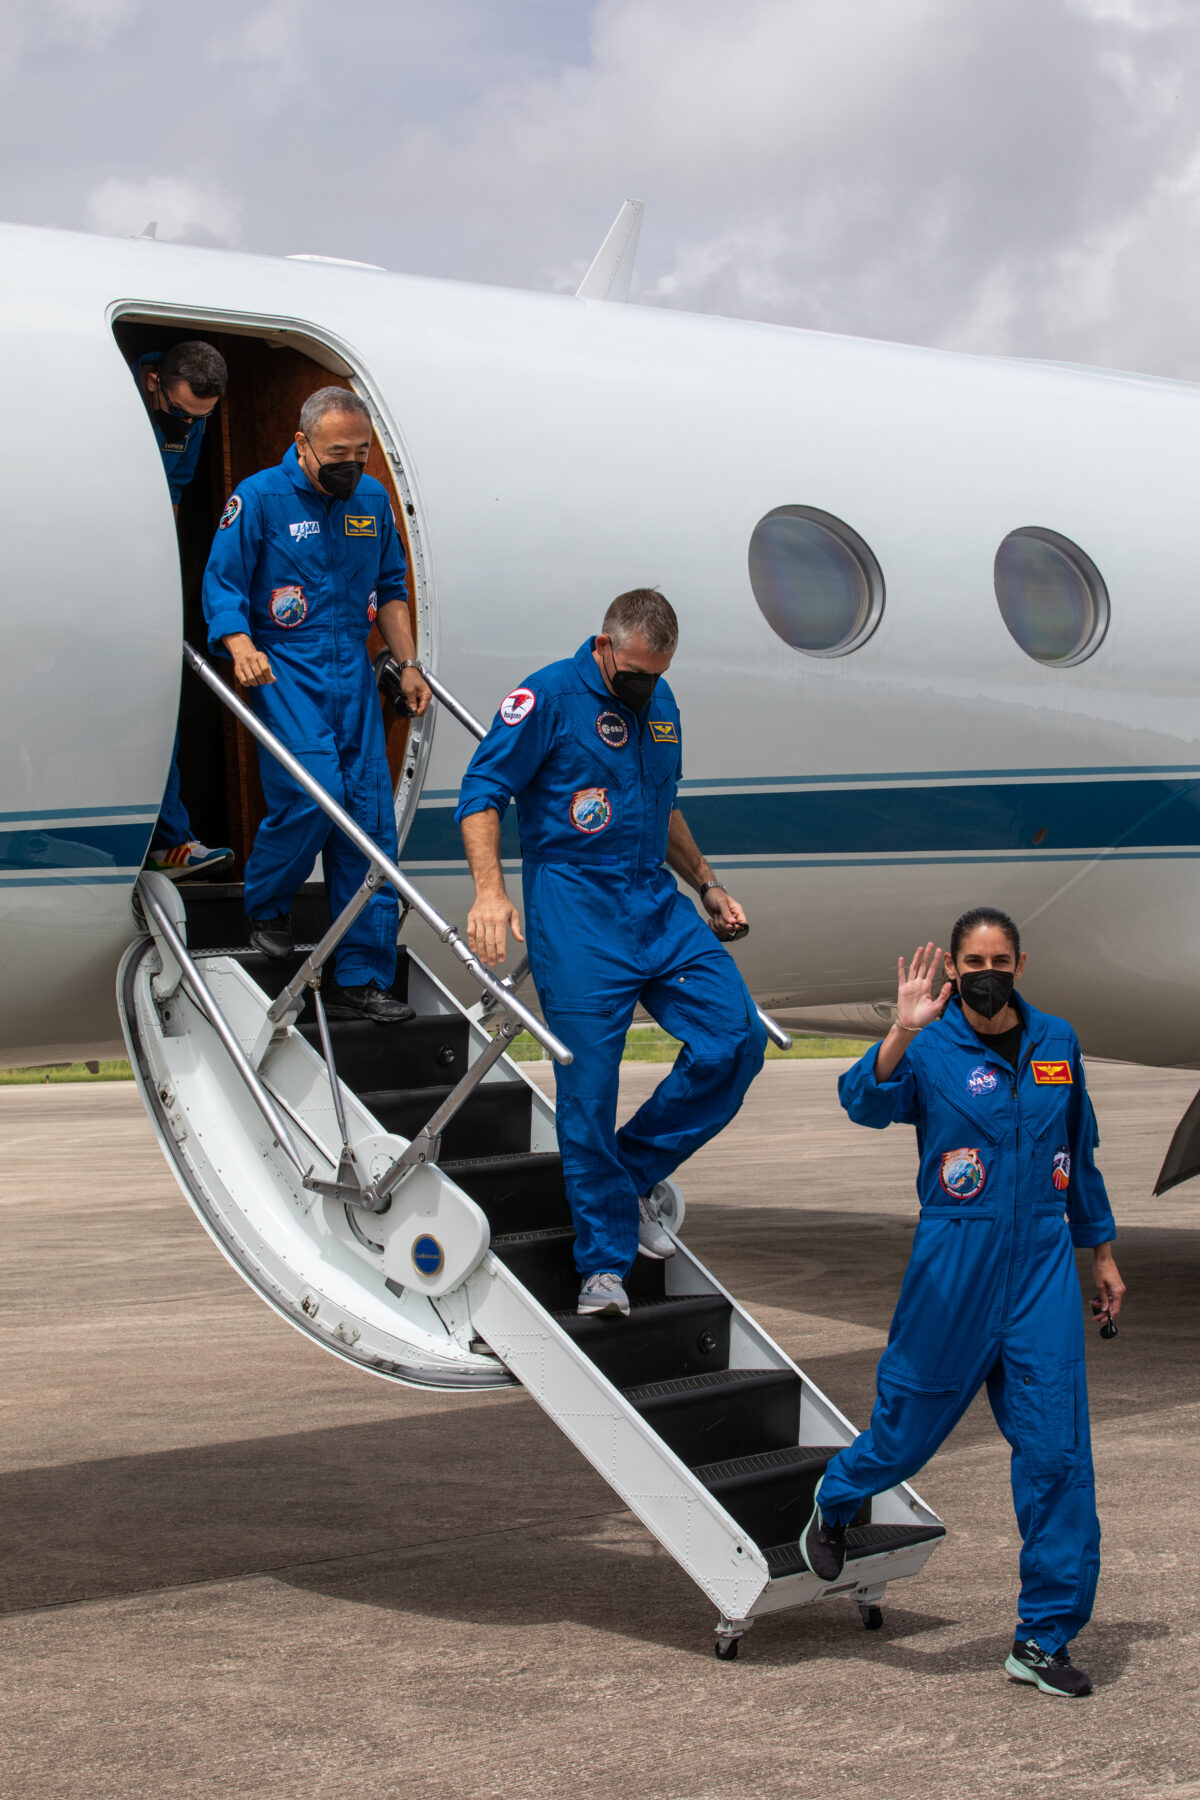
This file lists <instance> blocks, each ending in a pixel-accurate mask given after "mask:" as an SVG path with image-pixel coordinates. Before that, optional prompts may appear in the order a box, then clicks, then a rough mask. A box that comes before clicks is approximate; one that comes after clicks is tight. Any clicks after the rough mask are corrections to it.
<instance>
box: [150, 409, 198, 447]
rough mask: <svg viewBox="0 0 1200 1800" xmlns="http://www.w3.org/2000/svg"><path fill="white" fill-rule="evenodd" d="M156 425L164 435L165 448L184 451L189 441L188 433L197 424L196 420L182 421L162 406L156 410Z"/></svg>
mask: <svg viewBox="0 0 1200 1800" xmlns="http://www.w3.org/2000/svg"><path fill="white" fill-rule="evenodd" d="M154 423H155V424H156V425H157V426H158V429H159V430H160V431H161V432H162V434H163V448H164V450H165V449H168V448H170V449H172V450H173V449H175V448H176V447H178V448H179V449H182V448H183V446H184V445H185V444H186V443H187V441H188V433H189V432H190V431H191V429H192V426H193V425H194V423H195V420H194V419H191V418H187V419H180V418H177V417H176V415H175V414H174V413H170V412H167V411H165V409H164V408H163V407H161V406H159V407H156V408H155V410H154Z"/></svg>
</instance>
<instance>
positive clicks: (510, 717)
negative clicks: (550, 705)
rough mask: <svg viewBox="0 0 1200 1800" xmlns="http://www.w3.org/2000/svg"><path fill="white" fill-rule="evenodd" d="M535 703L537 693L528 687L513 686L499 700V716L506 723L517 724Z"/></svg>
mask: <svg viewBox="0 0 1200 1800" xmlns="http://www.w3.org/2000/svg"><path fill="white" fill-rule="evenodd" d="M536 705H537V695H536V694H535V693H534V692H533V691H532V689H530V688H514V689H513V691H512V693H511V694H505V696H504V698H503V700H502V701H501V702H500V717H501V718H502V719H503V720H504V723H505V724H506V725H519V724H520V723H521V720H522V719H527V718H528V717H529V715H530V713H531V712H532V711H533V709H534V707H535V706H536Z"/></svg>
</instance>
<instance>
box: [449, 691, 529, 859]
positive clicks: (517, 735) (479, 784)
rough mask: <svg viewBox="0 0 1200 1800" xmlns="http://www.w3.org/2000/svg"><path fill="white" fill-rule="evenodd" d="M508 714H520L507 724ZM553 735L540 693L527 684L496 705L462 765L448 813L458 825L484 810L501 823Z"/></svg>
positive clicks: (527, 784)
mask: <svg viewBox="0 0 1200 1800" xmlns="http://www.w3.org/2000/svg"><path fill="white" fill-rule="evenodd" d="M530 699H532V701H533V704H532V706H530V705H529V704H528V702H529V700H530ZM513 713H520V715H521V716H520V717H519V718H517V719H515V720H514V722H513V723H511V724H510V723H508V717H509V716H510V715H512V714H513ZM553 737H554V720H553V716H552V710H551V707H550V704H549V702H548V700H547V698H546V697H545V695H542V694H539V693H538V692H537V691H536V690H535V688H534V687H533V686H532V685H530V684H529V683H526V684H525V685H524V686H523V687H519V688H514V690H513V692H512V693H511V694H509V695H507V696H506V698H505V699H504V700H502V701H501V703H500V711H499V712H498V713H497V714H496V716H495V718H494V719H493V720H492V726H491V730H490V731H489V732H488V734H487V736H486V737H485V738H484V739H483V741H482V743H481V744H480V745H479V748H478V749H477V750H476V752H475V754H474V756H473V757H472V758H471V760H470V762H469V763H468V764H467V772H466V774H465V775H464V776H463V782H462V787H461V788H460V789H459V795H458V809H457V811H456V812H455V814H454V817H455V819H456V821H457V822H458V824H460V825H461V824H462V822H463V820H464V819H466V818H469V817H470V815H471V814H472V813H478V812H486V811H487V809H488V807H493V808H494V809H495V811H496V812H498V813H499V815H500V817H501V819H503V817H504V815H505V813H506V812H507V811H508V803H509V801H510V800H511V798H512V796H513V795H514V794H519V793H521V791H522V790H523V789H524V788H526V787H528V786H529V783H530V782H531V781H532V780H533V778H534V776H535V775H536V774H537V772H538V770H539V769H540V768H541V766H542V763H543V762H544V761H545V759H546V756H547V754H548V752H549V749H550V745H551V743H552V741H553Z"/></svg>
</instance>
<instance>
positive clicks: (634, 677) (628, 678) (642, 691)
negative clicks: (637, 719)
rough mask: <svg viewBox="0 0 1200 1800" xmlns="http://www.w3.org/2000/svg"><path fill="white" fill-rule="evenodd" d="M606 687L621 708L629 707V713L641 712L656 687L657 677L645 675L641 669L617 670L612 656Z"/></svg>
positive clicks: (614, 658)
mask: <svg viewBox="0 0 1200 1800" xmlns="http://www.w3.org/2000/svg"><path fill="white" fill-rule="evenodd" d="M608 685H609V686H610V687H611V689H612V691H613V693H614V694H615V695H616V696H617V699H618V700H619V701H620V702H621V704H622V706H627V707H629V709H630V711H631V712H641V710H642V708H643V707H644V706H649V704H650V696H651V694H652V693H653V692H654V690H655V688H656V687H657V686H658V676H657V675H646V674H644V673H643V671H642V670H641V669H618V667H617V659H616V657H615V656H614V657H613V667H612V674H611V675H610V676H609V678H608Z"/></svg>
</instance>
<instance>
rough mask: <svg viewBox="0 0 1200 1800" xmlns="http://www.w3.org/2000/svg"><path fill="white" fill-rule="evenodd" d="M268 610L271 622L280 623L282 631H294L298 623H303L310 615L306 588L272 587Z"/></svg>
mask: <svg viewBox="0 0 1200 1800" xmlns="http://www.w3.org/2000/svg"><path fill="white" fill-rule="evenodd" d="M267 611H268V612H269V613H270V615H271V623H272V624H273V625H278V626H279V628H280V630H281V631H292V630H293V629H294V628H295V627H296V626H297V625H303V623H304V621H305V619H307V617H308V601H307V600H306V599H305V597H304V589H303V588H302V587H277V588H272V589H271V601H270V605H269V606H268V607H267Z"/></svg>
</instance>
